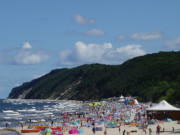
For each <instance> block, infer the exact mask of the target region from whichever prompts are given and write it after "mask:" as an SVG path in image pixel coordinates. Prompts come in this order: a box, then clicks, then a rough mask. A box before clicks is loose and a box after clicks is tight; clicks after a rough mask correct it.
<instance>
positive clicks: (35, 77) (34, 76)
mask: <svg viewBox="0 0 180 135" xmlns="http://www.w3.org/2000/svg"><path fill="white" fill-rule="evenodd" d="M44 75H46V74H45V73H44V74H40V75H33V79H38V78H40V77H42V76H44Z"/></svg>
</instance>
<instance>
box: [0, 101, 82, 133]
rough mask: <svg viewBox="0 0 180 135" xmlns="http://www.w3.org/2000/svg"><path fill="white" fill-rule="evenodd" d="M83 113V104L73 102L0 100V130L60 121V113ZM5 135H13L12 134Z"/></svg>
mask: <svg viewBox="0 0 180 135" xmlns="http://www.w3.org/2000/svg"><path fill="white" fill-rule="evenodd" d="M80 111H83V104H81V102H80V101H74V100H31V99H0V129H3V128H5V127H6V124H7V123H8V124H9V127H10V128H11V127H16V126H20V123H24V124H28V123H30V121H31V123H34V124H36V123H39V122H41V123H42V122H47V121H49V120H54V121H56V120H61V119H62V117H61V116H62V113H64V112H67V113H75V112H80ZM0 135H1V133H0ZM6 135H15V134H12V133H9V134H6Z"/></svg>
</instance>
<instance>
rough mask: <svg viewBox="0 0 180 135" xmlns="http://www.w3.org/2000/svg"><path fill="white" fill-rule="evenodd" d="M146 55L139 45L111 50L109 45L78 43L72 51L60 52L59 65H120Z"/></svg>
mask: <svg viewBox="0 0 180 135" xmlns="http://www.w3.org/2000/svg"><path fill="white" fill-rule="evenodd" d="M144 54H146V52H145V51H144V50H143V48H142V46H141V45H127V46H123V47H120V48H115V49H114V48H113V46H112V44H111V43H104V44H103V45H100V44H94V43H91V44H85V43H84V42H81V41H78V42H76V43H75V48H74V50H66V51H62V52H60V55H59V56H60V59H59V62H58V64H59V65H69V66H70V65H71V66H72V65H81V64H87V63H102V64H121V63H122V62H124V61H126V60H127V59H130V58H133V57H136V56H141V55H144Z"/></svg>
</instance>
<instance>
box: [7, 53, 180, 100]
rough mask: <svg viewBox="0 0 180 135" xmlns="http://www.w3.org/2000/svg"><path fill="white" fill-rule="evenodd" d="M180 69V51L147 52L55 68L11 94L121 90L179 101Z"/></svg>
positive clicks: (99, 94) (63, 95) (93, 94)
mask: <svg viewBox="0 0 180 135" xmlns="http://www.w3.org/2000/svg"><path fill="white" fill-rule="evenodd" d="M179 69H180V52H159V53H154V54H148V55H145V56H140V57H136V58H133V59H130V60H128V61H126V62H124V63H123V64H121V65H102V64H86V65H82V66H79V67H75V68H71V69H66V68H64V69H56V70H52V71H51V72H50V73H48V74H46V75H44V76H42V77H40V78H38V79H34V80H32V81H30V82H25V83H23V84H22V85H21V86H18V87H15V88H13V89H12V91H11V93H10V94H9V96H8V98H20V99H58V100H61V99H78V100H83V99H85V100H89V99H102V98H108V97H114V96H115V97H117V96H120V95H121V94H122V95H124V96H135V97H136V98H138V100H140V101H153V102H156V101H158V100H161V99H165V100H167V101H168V102H170V103H180V98H179V97H180V70H179Z"/></svg>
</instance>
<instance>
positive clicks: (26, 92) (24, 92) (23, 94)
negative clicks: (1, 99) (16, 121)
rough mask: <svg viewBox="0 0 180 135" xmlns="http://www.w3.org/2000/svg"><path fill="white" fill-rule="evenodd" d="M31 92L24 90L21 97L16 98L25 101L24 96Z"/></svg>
mask: <svg viewBox="0 0 180 135" xmlns="http://www.w3.org/2000/svg"><path fill="white" fill-rule="evenodd" d="M31 90H32V88H29V89H27V90H24V91H23V93H22V94H21V95H19V96H18V99H25V97H26V95H27V94H29V92H30V91H31Z"/></svg>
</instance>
